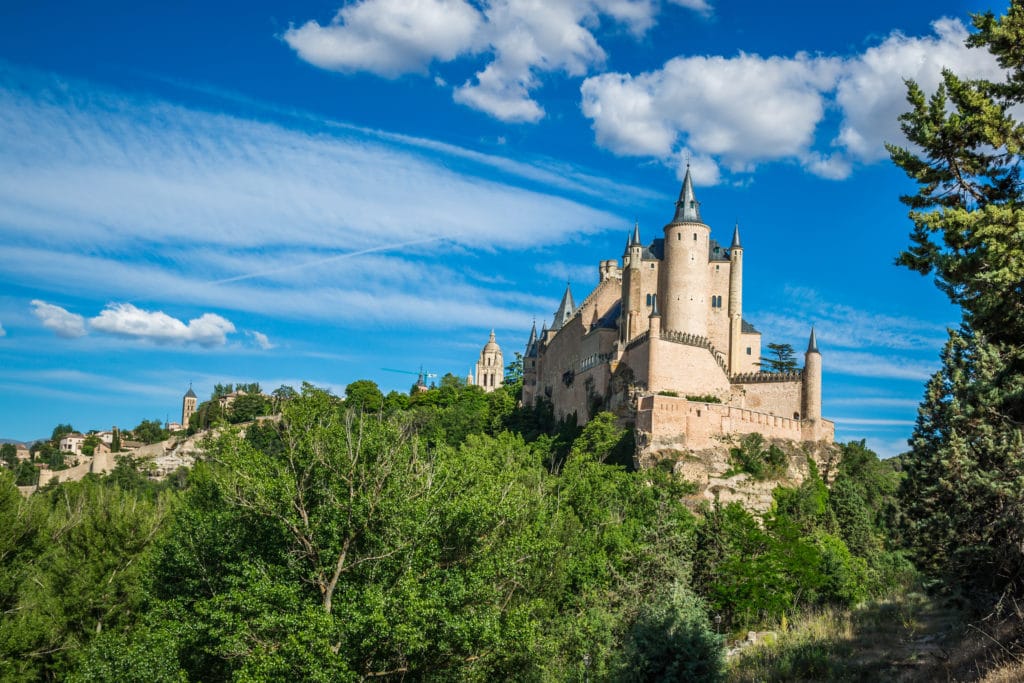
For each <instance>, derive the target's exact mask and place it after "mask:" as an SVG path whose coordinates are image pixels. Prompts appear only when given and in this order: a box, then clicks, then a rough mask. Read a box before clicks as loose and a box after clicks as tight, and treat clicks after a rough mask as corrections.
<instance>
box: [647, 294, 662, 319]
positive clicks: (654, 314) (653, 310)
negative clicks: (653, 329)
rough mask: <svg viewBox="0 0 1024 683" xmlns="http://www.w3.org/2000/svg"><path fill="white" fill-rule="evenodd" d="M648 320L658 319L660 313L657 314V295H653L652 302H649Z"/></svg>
mask: <svg viewBox="0 0 1024 683" xmlns="http://www.w3.org/2000/svg"><path fill="white" fill-rule="evenodd" d="M648 317H650V318H660V317H661V313H658V295H657V294H655V295H654V300H653V301H652V302H651V315H650V316H648Z"/></svg>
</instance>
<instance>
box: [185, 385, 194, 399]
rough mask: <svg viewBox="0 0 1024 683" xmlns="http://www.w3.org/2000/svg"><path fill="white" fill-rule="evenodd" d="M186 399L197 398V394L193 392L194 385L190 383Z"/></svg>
mask: <svg viewBox="0 0 1024 683" xmlns="http://www.w3.org/2000/svg"><path fill="white" fill-rule="evenodd" d="M185 398H196V392H194V391H192V383H191V382H189V383H188V391H186V392H185Z"/></svg>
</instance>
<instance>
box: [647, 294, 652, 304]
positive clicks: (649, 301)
mask: <svg viewBox="0 0 1024 683" xmlns="http://www.w3.org/2000/svg"><path fill="white" fill-rule="evenodd" d="M651 303H652V301H651V295H650V294H648V295H647V305H648V306H650V305H651Z"/></svg>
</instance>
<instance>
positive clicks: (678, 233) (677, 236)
mask: <svg viewBox="0 0 1024 683" xmlns="http://www.w3.org/2000/svg"><path fill="white" fill-rule="evenodd" d="M681 239H683V233H681V232H677V233H676V242H678V241H679V240H681Z"/></svg>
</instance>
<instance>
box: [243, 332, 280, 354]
mask: <svg viewBox="0 0 1024 683" xmlns="http://www.w3.org/2000/svg"><path fill="white" fill-rule="evenodd" d="M247 334H248V335H249V336H250V337H252V340H253V342H255V344H256V346H258V347H260V348H261V349H263V350H264V351H269V350H271V349H274V348H277V345H276V344H271V343H270V339H269V338H268V337H267V335H265V334H263V333H262V332H257V331H256V330H249V331H248V333H247Z"/></svg>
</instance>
